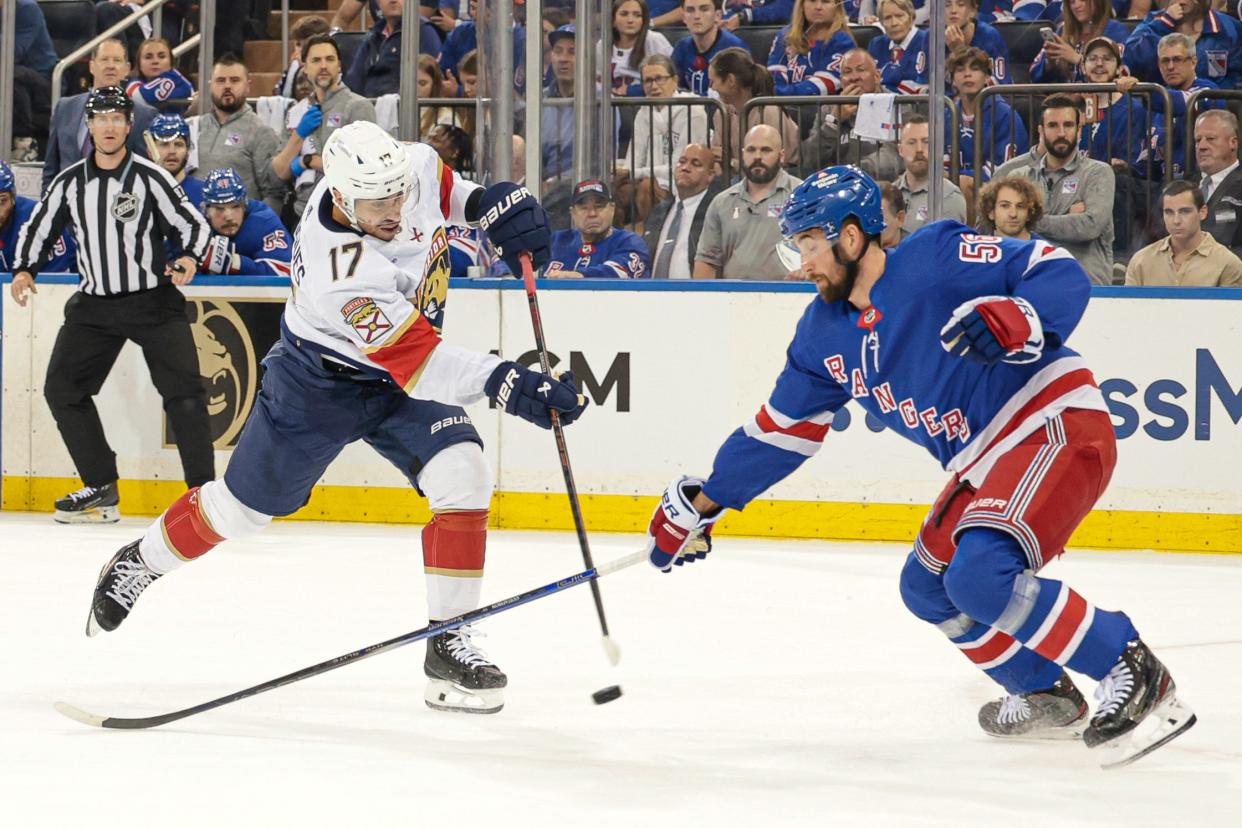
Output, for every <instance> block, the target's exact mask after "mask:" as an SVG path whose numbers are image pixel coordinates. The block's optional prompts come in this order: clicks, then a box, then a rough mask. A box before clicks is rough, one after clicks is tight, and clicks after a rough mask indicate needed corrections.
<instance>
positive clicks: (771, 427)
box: [755, 408, 832, 443]
mask: <svg viewBox="0 0 1242 828" xmlns="http://www.w3.org/2000/svg"><path fill="white" fill-rule="evenodd" d="M755 422H756V423H758V424H759V427H760V428H761V429H763V430H764V431H769V432H771V431H775V432H777V433H779V434H788V435H789V436H790V437H801V438H802V439H803V440H813V441H814V442H816V443H822V442H823V441H824V438H825V437H826V436H828V429H830V428H832V423H824V424H822V425H821V424H819V423H809V422H802V423H794V424H793V425H791V426H790V427H789V428H781V427H780V426H779V425H777V423H776V420H773V419H772V416H771V415H770V414H768V409H767V408H760V409H759V413H758V414H756V415H755Z"/></svg>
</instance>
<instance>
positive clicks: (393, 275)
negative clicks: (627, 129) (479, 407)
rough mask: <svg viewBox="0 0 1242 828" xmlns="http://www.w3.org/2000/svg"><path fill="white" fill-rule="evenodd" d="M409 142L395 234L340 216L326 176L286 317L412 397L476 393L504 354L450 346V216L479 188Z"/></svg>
mask: <svg viewBox="0 0 1242 828" xmlns="http://www.w3.org/2000/svg"><path fill="white" fill-rule="evenodd" d="M402 146H403V147H405V150H406V152H407V153H409V155H410V158H411V160H412V162H413V168H414V184H413V186H412V187H411V190H410V193H409V196H408V197H407V198H406V201H405V205H404V206H403V208H402V211H401V231H400V232H399V233H398V234H397V235H396V236H395V237H394V238H393V239H392V240H391V241H383V240H381V239H378V238H376V237H374V236H370V235H367V234H365V233H362V232H361V231H358V230H355V229H353V228H352V227H349V226H348V225H343V224H341V223H339V222H338V221H336V220H335V219H334V218H333V216H332V192H331V190H330V189H329V187H328V182H327V180H326V179H324V180H321V181H320V182H319V184H317V185H316V186H315V189H314V190H313V191H312V192H311V195H310V198H309V200H308V201H307V204H306V211H305V212H304V213H303V214H302V220H301V221H300V222H299V223H298V227H297V231H296V232H295V234H294V241H293V261H292V280H293V292H292V295H291V296H290V297H289V301H288V302H287V303H286V304H285V316H284V321H285V325H286V327H287V328H288V329H289V332H290V333H291V334H292V335H293V337H294V339H295V340H298V341H300V342H301V345H302V347H309V349H310V350H313V351H317V352H319V353H321V354H323V355H324V356H327V357H328V358H329V359H336V360H338V361H340V362H344V363H348V364H353V365H357V366H362V367H367V368H372V369H379V370H380V371H385V372H387V373H388V374H389V375H391V376H392V378H393V380H394V381H396V382H397V384H398V385H400V386H401V387H402V388H404V389H405V391H406V393H408V394H410V395H411V396H414V397H418V398H419V399H432V400H438V401H440V402H445V403H450V404H458V405H460V404H465V403H469V402H474V401H476V400H478V399H479V398H480V397H481V396H482V394H483V383H484V381H486V379H487V377H488V376H489V375H490V373H491V371H492V370H493V369H494V368H495V366H496V365H498V364H499V362H500V360H499V358H497V357H495V356H493V355H491V354H474V353H472V352H469V351H465V350H463V349H460V348H454V347H452V346H448V345H444V344H442V343H441V341H440V331H441V328H442V326H443V323H444V310H445V304H446V301H447V297H448V285H449V273H450V272H451V270H452V266H451V262H450V257H449V245H448V236H447V233H446V231H445V224H446V223H448V224H457V225H465V224H466V223H467V222H466V216H465V209H466V202H467V200H468V199H469V197H470V196H471V195H472V194H473V193H474V192H475V191H476V190H478V189H479V187H478V186H477V185H475V184H472V183H470V182H468V181H465V180H464V179H462V178H461V177H460V176H459V175H457V173H455V172H453V171H452V170H451V169H449V168H448V167H446V166H444V164H443V163H442V162H441V161H440V158H439V156H438V155H436V152H435V150H433V149H432V148H431V147H429V146H427V145H426V144H403V145H402Z"/></svg>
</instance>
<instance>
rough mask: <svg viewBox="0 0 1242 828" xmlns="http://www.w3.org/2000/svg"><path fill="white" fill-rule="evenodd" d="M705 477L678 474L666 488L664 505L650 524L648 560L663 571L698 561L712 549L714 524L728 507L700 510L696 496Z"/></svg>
mask: <svg viewBox="0 0 1242 828" xmlns="http://www.w3.org/2000/svg"><path fill="white" fill-rule="evenodd" d="M704 482H705V481H704V480H703V479H702V478H699V477H687V476H685V475H683V476H681V477H679V478H677V479H676V480H674V481H673V482H672V483H670V484H669V486H668V488H667V489H665V490H664V496H663V497H661V498H660V505H659V506H657V507H656V510H655V514H654V515H652V516H651V525H650V526H648V527H647V560H649V561H651V565H652V566H654V567H655V568H656V569H658V570H660V571H661V572H669V571H670V570H672V568H673V567H674V566H681V565H682V564H686V563H694V562H695V561H697V560H701V559H702V558H706V557H707V553H708V552H711V551H712V525H713V524H715V522H716V521H718V520H720V516H721V515H723V514H724V509H720V510H718V511H717V512H716V513H715V514H714V515H710V516H708V515H703V514H700V513H699V511H698V510H697V509H695V508H694V498H695V496H696V495H697V494H698V493H699V491H701V490H702V488H703V483H704Z"/></svg>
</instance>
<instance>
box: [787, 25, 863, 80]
mask: <svg viewBox="0 0 1242 828" xmlns="http://www.w3.org/2000/svg"><path fill="white" fill-rule="evenodd" d="M787 34H789V27H788V26H785V27H784V28H783V29H781V30H780V31H779V32H777V33H776V37H775V38H773V39H772V52H771V54H769V55H768V71H769V72H771V73H772V80H773V81H774V82H775V84H776V94H778V95H835V94H836V93H837V91H838V90H839V89H840V88H841V75H840V71H841V58H842V57H843V56H844V55H845V53H846V52H848V51H849V50H850V49H854V48H857V45H858V44H856V43H855V42H854V38H852V37H851V36H850V33H849V32H848V31H840V32H837V33H836V34H834V35H833V36H832V37H830V38H828V39H827V40H817V41H815V43H813V44H812V45H811V51H809V52H807V53H806V54H805V55H799V54H797V53H796V52H794V51H793V50H792V49H789V48H788V47H787V46H786V45H785V35H787Z"/></svg>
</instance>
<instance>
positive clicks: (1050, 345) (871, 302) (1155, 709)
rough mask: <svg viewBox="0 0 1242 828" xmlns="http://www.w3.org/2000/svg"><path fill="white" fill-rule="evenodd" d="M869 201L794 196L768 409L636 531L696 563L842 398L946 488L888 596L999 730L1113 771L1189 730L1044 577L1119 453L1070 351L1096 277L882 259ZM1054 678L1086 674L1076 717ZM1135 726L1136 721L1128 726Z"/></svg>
mask: <svg viewBox="0 0 1242 828" xmlns="http://www.w3.org/2000/svg"><path fill="white" fill-rule="evenodd" d="M880 201H881V194H880V190H879V188H878V187H877V185H876V183H875V182H874V181H872V180H871V179H870V178H869V177H868V176H867V175H866V174H865V173H863V172H862V171H861V170H859V169H857V168H856V167H830V168H828V169H826V170H823V171H821V172H820V173H818V174H817V175H814V176H812V177H811V178H808V179H807V180H806V181H805V182H804V183H803V184H802V185H800V186H799V187H798V189H797V190H795V191H794V193H793V195H792V196H790V198H789V200H788V202H787V203H786V204H785V208H784V211H783V213H782V216H781V231H782V233H783V234H784V236H785V237H786V239H787V240H788V241H789V242H790V243H792V244H793V245H796V247H797V250H798V251H799V253H800V257H801V262H802V271H803V273H804V274H806V275H807V278H808V279H810V280H811V281H813V282H814V283H815V286H816V288H817V290H818V292H819V295H818V296H817V297H816V298H815V299H814V300H812V302H811V304H810V305H809V306H808V307H807V309H806V311H805V312H804V313H803V315H802V319H801V320H800V321H799V322H798V325H797V329H796V331H795V333H794V337H793V341H792V343H791V344H790V346H789V349H788V351H787V352H786V363H785V367H784V370H783V371H782V372H781V374H780V375H779V376H778V377H777V379H776V387H775V388H774V389H773V391H772V395H771V397H770V398H769V399H768V402H767V403H765V404H764V405H763V406H762V407H761V408H760V409H759V412H758V413H757V414H756V415H755V417H754V419H752V420H751V421H750V422H749V423H747V424H746V425H745V426H743V427H742V428H739V429H738V430H736V431H735V432H733V434H731V435H730V436H729V438H728V439H727V440H726V441H725V443H724V445H722V446H721V448H720V450H719V451H718V453H717V454H716V459H715V462H714V465H713V469H712V472H711V475H710V476H709V477H708V478H707V479H706V480H703V479H700V478H694V477H681V478H679V479H677V480H674V481H673V483H672V484H671V485H670V486H669V488H668V490H667V491H666V492H665V493H664V496H663V499H662V500H661V502H660V505H659V506H658V507H657V509H656V511H655V514H654V516H653V518H652V521H651V525H650V529H649V535H650V537H649V547H648V549H649V555H650V559H651V562H652V563H653V564H654V565H655V566H656V567H657V568H659V569H661V570H665V571H668V570H670V569H671V567H672V566H673V565H676V564H681V563H685V562H689V561H692V560H695V559H697V558H700V557H703V556H704V555H705V554H706V553H707V552H708V551H710V549H711V535H710V532H711V527H712V525H713V524H714V523H715V522H716V521H717V520H718V519H719V518H720V516H721V514H722V513H723V511H724V510H725V509H742V508H743V507H745V506H746V504H747V503H748V502H750V501H751V500H753V499H754V498H756V497H758V496H759V495H760V494H762V493H763V492H764V491H765V490H767V489H768V488H769V487H771V486H772V485H774V484H775V483H777V482H778V481H780V480H781V479H783V478H785V477H787V476H788V475H790V474H792V473H793V472H794V471H795V470H796V469H797V468H798V467H799V466H800V465H802V463H803V462H804V461H805V460H806V459H807V458H808V457H810V456H811V455H813V454H815V453H816V452H817V451H818V450H819V448H820V443H821V442H822V441H823V439H824V438H825V437H826V436H827V434H828V431H829V429H830V427H831V424H832V420H833V416H834V414H835V413H836V412H837V411H839V410H840V409H841V408H842V407H843V406H844V405H845V404H846V403H847V402H849V401H850V400H854V401H855V402H856V403H857V404H858V405H859V406H861V407H862V408H863V409H864V410H865V411H867V412H868V413H869V414H871V415H872V416H873V417H876V418H878V419H879V420H880V421H881V422H883V423H884V425H885V426H886V427H888V428H889V429H891V430H892V431H894V432H896V433H897V434H899V435H901V436H902V437H905V438H907V439H909V440H911V441H913V442H914V443H917V444H918V445H920V446H922V447H923V448H925V449H926V450H927V451H928V452H929V453H930V454H932V455H933V456H934V457H935V458H936V459H937V460H938V461H939V462H940V464H941V465H942V466H943V467H944V468H945V470H946V471H948V472H950V473H951V475H952V477H951V479H950V480H949V482H948V484H947V485H946V486H945V488H944V491H943V492H942V493H941V494H940V496H939V498H938V499H937V500H936V503H935V505H934V506H933V507H932V510H931V512H930V513H929V515H928V518H927V520H926V521H925V522H924V524H923V527H922V529H921V530H920V532H919V534H918V537H917V539H916V540H915V543H914V551H913V552H912V553H911V554H910V556H909V558H908V559H907V561H906V564H905V566H904V568H903V570H902V573H901V579H900V584H901V595H902V598H903V599H904V601H905V603H906V606H907V607H908V608H909V609H910V610H911V612H913V613H914V615H916V616H917V617H918V618H920V619H922V620H924V621H927V622H929V623H931V624H933V625H935V626H936V628H937V629H939V630H940V631H941V632H942V633H944V634H945V636H946V637H948V638H949V640H950V641H951V642H952V643H953V644H955V645H956V646H957V647H958V648H959V649H960V650H961V651H962V652H963V653H964V654H965V655H966V656H967V657H968V658H970V659H971V661H973V662H974V663H975V664H976V666H978V667H979V668H981V669H982V670H983V671H984V672H985V673H986V674H987V675H988V676H989V677H991V678H992V679H994V680H995V681H997V682H998V683H999V684H1001V685H1002V686H1003V687H1004V688H1005V689H1006V690H1007V691H1008V692H1009V694H1010V695H1009V696H1007V697H1005V698H1003V699H1001V700H999V701H996V702H991V703H989V704H987V705H984V707H983V709H982V710H981V711H980V714H979V723H980V725H981V726H982V727H983V729H984V730H985V731H986V732H987V733H989V734H991V735H994V736H1008V737H1016V736H1025V737H1037V738H1057V737H1074V736H1077V734H1078V733H1079V732H1081V733H1082V738H1083V741H1085V742H1086V744H1087V746H1088V747H1091V748H1095V749H1097V750H1098V751H1099V756H1100V759H1101V764H1103V765H1104V766H1106V767H1112V766H1116V765H1121V764H1126V763H1128V762H1131V761H1134V760H1135V759H1137V758H1139V757H1141V756H1143V755H1144V754H1146V753H1147V752H1149V751H1151V750H1154V749H1155V748H1157V747H1159V746H1160V745H1162V744H1164V743H1165V742H1167V741H1169V740H1170V739H1172V738H1174V737H1175V736H1177V735H1179V734H1180V733H1182V732H1184V731H1185V730H1186V729H1187V728H1189V727H1190V726H1191V725H1192V724H1193V723H1194V714H1193V713H1192V712H1191V711H1190V710H1189V709H1188V708H1187V707H1186V706H1185V705H1184V704H1182V703H1181V702H1180V701H1179V700H1178V699H1177V697H1176V694H1175V688H1174V684H1173V680H1172V678H1171V676H1170V674H1169V672H1168V671H1167V670H1166V669H1165V667H1164V666H1163V665H1162V664H1161V663H1160V661H1159V660H1157V658H1156V657H1155V656H1154V655H1153V654H1152V652H1151V651H1150V650H1149V649H1148V648H1147V646H1146V645H1145V644H1144V643H1143V641H1142V640H1141V639H1140V638H1139V634H1138V632H1137V631H1136V630H1135V628H1134V625H1133V624H1132V623H1131V621H1130V619H1129V618H1128V617H1127V616H1126V615H1125V614H1123V613H1121V612H1114V611H1108V610H1104V609H1101V608H1099V607H1096V606H1093V605H1092V604H1090V603H1089V602H1087V601H1086V599H1084V598H1083V597H1082V595H1080V594H1079V593H1078V592H1076V591H1075V590H1073V589H1070V588H1069V587H1068V586H1067V585H1066V584H1064V583H1062V582H1060V581H1056V580H1052V579H1049V578H1046V577H1041V576H1039V575H1038V574H1037V573H1038V572H1039V571H1040V569H1041V568H1042V567H1043V566H1044V564H1045V563H1047V562H1048V561H1050V560H1051V559H1053V558H1054V557H1056V556H1057V555H1060V554H1061V552H1063V551H1064V547H1065V543H1066V542H1067V541H1068V540H1069V537H1070V534H1071V532H1072V531H1073V530H1074V528H1075V527H1076V526H1077V525H1078V523H1079V522H1080V521H1081V520H1082V519H1083V518H1084V517H1085V516H1086V515H1087V513H1088V512H1089V511H1090V509H1091V507H1092V505H1093V504H1094V503H1095V502H1096V500H1097V499H1098V498H1099V496H1100V494H1101V493H1102V492H1103V491H1104V488H1105V487H1106V486H1107V484H1108V480H1109V477H1110V475H1111V473H1112V470H1113V466H1114V463H1115V461H1116V438H1115V436H1114V433H1113V427H1112V422H1111V419H1110V417H1109V415H1108V410H1107V406H1106V405H1105V403H1104V398H1103V396H1102V394H1101V393H1100V390H1099V388H1097V387H1096V384H1095V380H1094V378H1093V377H1092V375H1091V372H1090V370H1088V368H1087V365H1086V361H1085V360H1083V359H1082V357H1080V356H1079V355H1078V354H1077V353H1075V352H1074V351H1073V350H1071V349H1070V348H1069V347H1068V346H1067V345H1066V340H1067V339H1068V338H1069V336H1070V335H1071V334H1072V333H1073V331H1074V328H1075V326H1076V325H1077V324H1078V322H1079V320H1080V318H1081V317H1082V314H1083V311H1084V310H1085V309H1086V305H1087V299H1088V297H1089V295H1090V281H1089V279H1088V278H1087V274H1086V273H1085V272H1084V271H1083V269H1082V267H1081V266H1080V265H1079V264H1078V263H1077V262H1075V261H1074V260H1073V258H1071V257H1070V255H1069V254H1068V253H1066V252H1065V251H1064V250H1062V249H1061V248H1058V247H1055V246H1053V245H1052V244H1049V243H1048V242H1043V241H1019V240H1016V239H1002V238H1000V237H997V236H980V235H976V233H975V231H973V230H972V229H970V228H968V227H966V226H965V225H963V224H959V223H957V222H953V221H940V222H935V223H933V224H930V225H927V226H925V227H923V228H921V229H920V230H918V231H916V232H915V233H914V234H913V235H911V236H910V237H908V238H907V239H906V240H905V241H904V242H902V243H901V245H900V246H899V247H897V248H896V249H895V250H891V251H886V250H883V249H882V248H881V247H880V245H879V243H878V239H879V236H880V233H881V231H882V230H883V227H884V219H883V216H882V214H881V209H880ZM1065 668H1069V669H1070V670H1073V671H1075V672H1079V673H1085V674H1086V675H1088V676H1091V677H1092V678H1094V679H1096V680H1098V681H1099V686H1098V688H1097V690H1096V698H1097V699H1099V702H1100V704H1099V707H1098V708H1097V710H1096V712H1095V715H1094V716H1093V717H1092V718H1091V719H1090V720H1089V721H1088V719H1087V716H1088V708H1087V703H1086V701H1085V700H1084V698H1083V696H1082V694H1081V693H1080V692H1079V691H1078V689H1077V688H1076V687H1075V686H1074V683H1073V681H1072V680H1071V679H1070V677H1069V675H1068V674H1067V673H1066V672H1065ZM1140 724H1141V726H1140Z"/></svg>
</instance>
